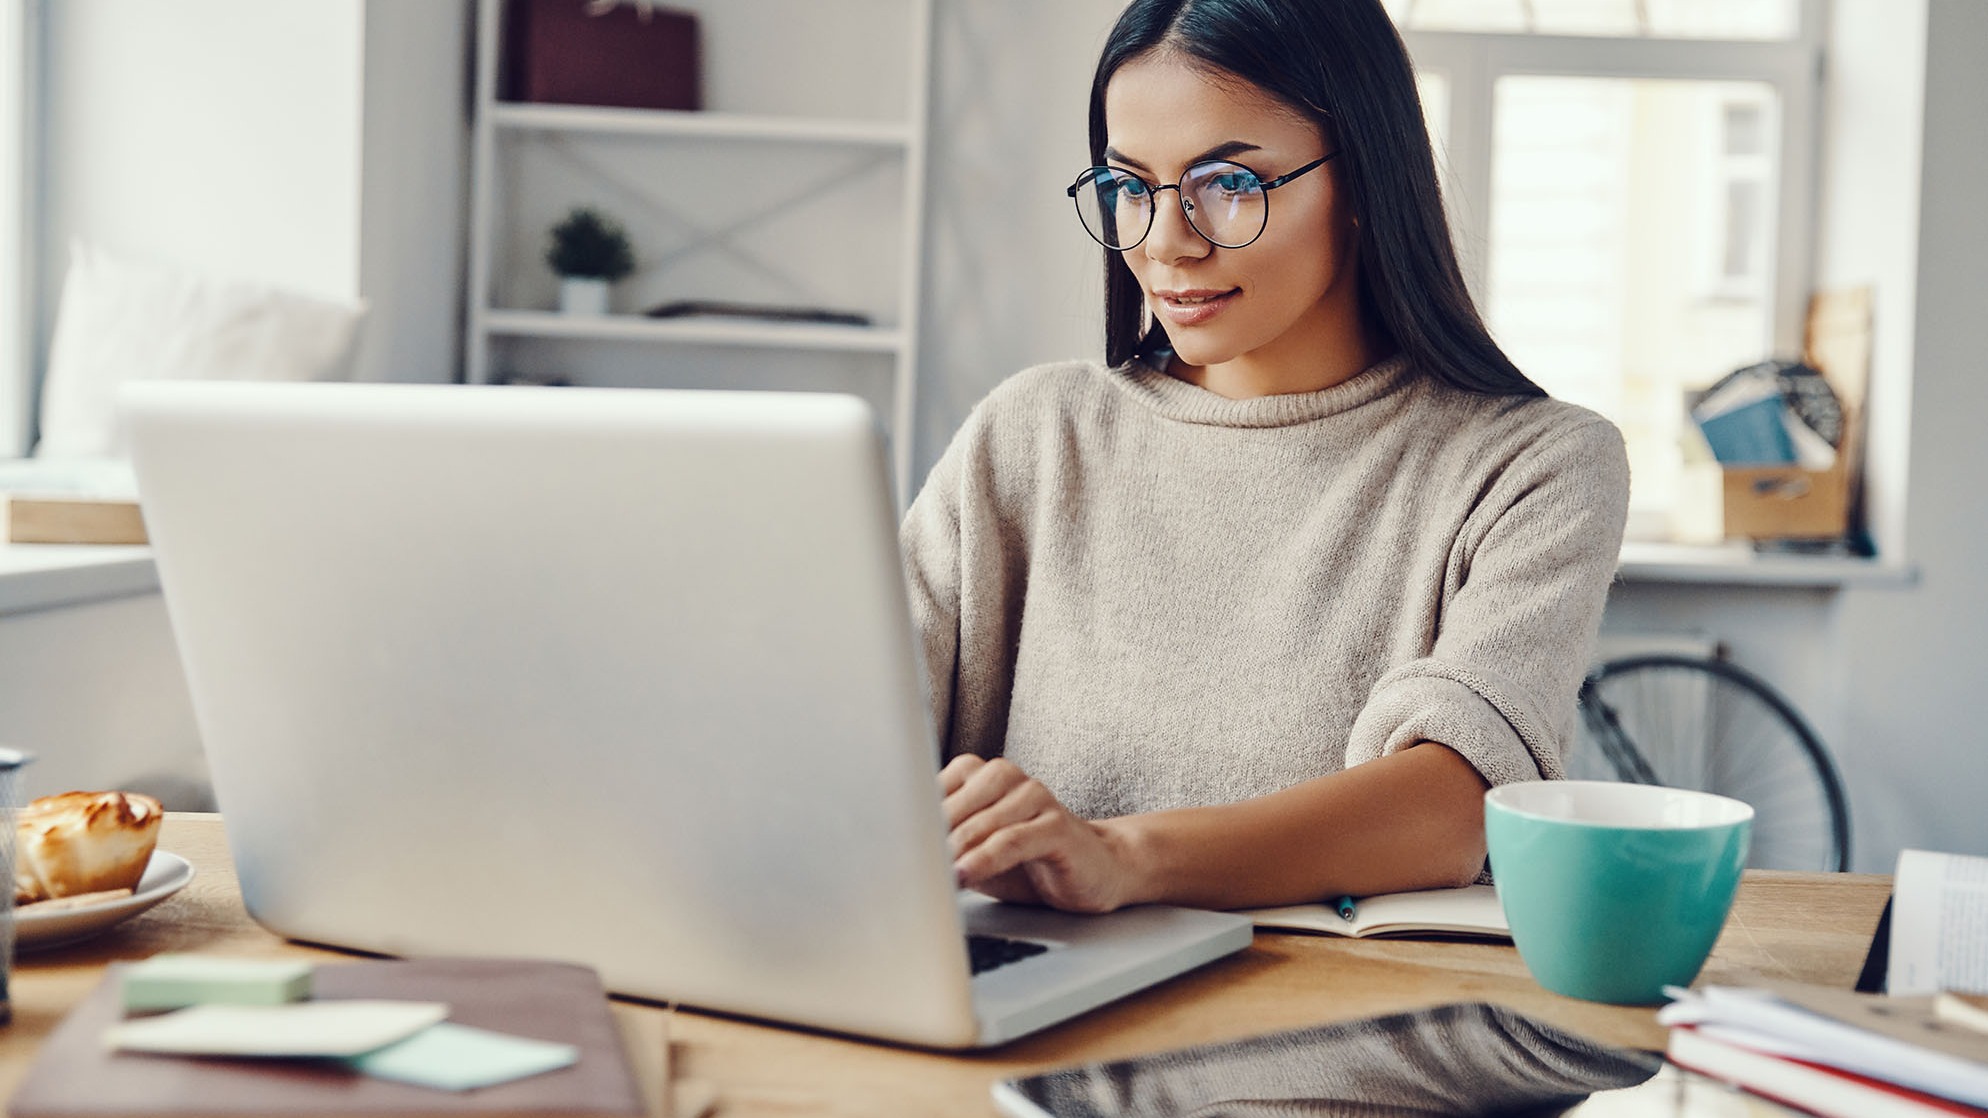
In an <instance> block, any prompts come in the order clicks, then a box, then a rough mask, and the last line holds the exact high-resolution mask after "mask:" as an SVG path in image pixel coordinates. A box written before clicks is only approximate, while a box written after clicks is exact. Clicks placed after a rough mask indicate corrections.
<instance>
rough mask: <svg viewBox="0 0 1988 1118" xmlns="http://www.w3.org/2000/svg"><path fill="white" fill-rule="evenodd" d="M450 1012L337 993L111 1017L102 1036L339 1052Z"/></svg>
mask: <svg viewBox="0 0 1988 1118" xmlns="http://www.w3.org/2000/svg"><path fill="white" fill-rule="evenodd" d="M448 1015H449V1007H448V1006H446V1005H443V1004H442V1003H440V1002H402V1001H368V1000H362V999H358V998H350V999H346V998H341V999H339V1000H336V1001H325V1002H292V1003H290V1004H288V1005H196V1006H191V1007H189V1008H186V1009H182V1010H179V1011H177V1012H174V1013H167V1014H164V1015H162V1016H159V1017H142V1018H138V1019H136V1020H131V1021H125V1022H123V1023H122V1024H118V1025H113V1026H111V1028H110V1029H109V1030H108V1031H106V1032H105V1033H104V1044H105V1045H106V1046H108V1047H110V1048H113V1049H118V1050H120V1051H125V1052H160V1053H170V1054H173V1055H180V1056H330V1057H339V1058H343V1057H346V1056H357V1055H359V1054H360V1053H362V1052H370V1051H372V1050H373V1049H375V1048H380V1047H383V1046H385V1045H389V1044H392V1043H394V1042H395V1041H400V1040H405V1039H407V1038H408V1037H410V1036H413V1035H414V1034H415V1033H418V1032H420V1031H421V1030H422V1029H425V1028H427V1027H428V1026H430V1025H433V1024H434V1023H436V1022H437V1021H440V1020H442V1019H443V1018H445V1017H447V1016H448Z"/></svg>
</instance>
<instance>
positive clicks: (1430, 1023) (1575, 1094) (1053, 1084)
mask: <svg viewBox="0 0 1988 1118" xmlns="http://www.w3.org/2000/svg"><path fill="white" fill-rule="evenodd" d="M1662 1064H1663V1059H1662V1057H1661V1056H1660V1055H1659V1054H1657V1053H1654V1052H1642V1051H1638V1050H1635V1049H1628V1048H1616V1047H1612V1046H1609V1045H1605V1044H1600V1043H1597V1042H1595V1041H1591V1040H1588V1039H1586V1038H1584V1037H1579V1036H1575V1035H1574V1034H1572V1033H1568V1032H1565V1031H1562V1030H1561V1029H1558V1028H1556V1027H1554V1026H1552V1025H1548V1024H1546V1023H1544V1022H1541V1021H1538V1020H1535V1019H1533V1018H1530V1017H1527V1016H1526V1015H1524V1014H1522V1013H1519V1012H1517V1011H1515V1010H1512V1009H1508V1008H1505V1007H1504V1006H1496V1005H1489V1004H1484V1003H1465V1004H1456V1005H1444V1006H1435V1007H1432V1008H1429V1009H1423V1010H1416V1011H1414V1012H1411V1013H1401V1014H1395V1015H1393V1016H1388V1017H1374V1018H1366V1019H1363V1020H1358V1021H1344V1022H1338V1023H1335V1024H1330V1025H1318V1026H1312V1027H1309V1028H1304V1029H1297V1030H1293V1031H1290V1032H1281V1033H1271V1034H1267V1035H1264V1036H1256V1037H1249V1038H1246V1039H1243V1040H1236V1041H1229V1042H1226V1043H1222V1044H1213V1045H1203V1046H1200V1047H1196V1048H1184V1049H1179V1050H1176V1051H1172V1052H1160V1053H1154V1054H1152V1055H1147V1056H1135V1057H1132V1058H1129V1059H1124V1060H1114V1061H1110V1062H1108V1063H1098V1064H1085V1065H1081V1066H1078V1067H1071V1068H1062V1069H1059V1070H1055V1071H1048V1072H1043V1073H1041V1074H1038V1075H1031V1076H1026V1077H1023V1078H1018V1079H1005V1080H1002V1081H1000V1082H998V1083H996V1084H995V1085H994V1102H995V1105H996V1106H997V1107H999V1109H1000V1110H1001V1112H1002V1113H1003V1114H1006V1115H1009V1116H1011V1118H1118V1116H1121V1115H1122V1116H1131V1115H1156V1114H1193V1115H1210V1116H1212V1115H1265V1116H1268V1115H1276V1116H1279V1118H1295V1116H1298V1115H1306V1116H1310V1115H1317V1116H1319V1118H1328V1116H1335V1118H1354V1116H1358V1118H1390V1116H1396V1115H1399V1116H1401V1118H1408V1116H1410V1115H1413V1116H1416V1118H1427V1116H1429V1115H1441V1114H1471V1115H1493V1114H1498V1115H1511V1114H1528V1115H1530V1114H1556V1113H1559V1112H1560V1111H1562V1110H1565V1109H1566V1108H1568V1107H1571V1106H1574V1105H1576V1104H1577V1103H1579V1102H1581V1101H1582V1100H1583V1099H1585V1098H1587V1097H1588V1096H1589V1095H1591V1094H1593V1093H1595V1092H1597V1091H1606V1090H1615V1089H1618V1088H1623V1087H1633V1086H1635V1085H1637V1084H1640V1083H1643V1082H1644V1081H1646V1080H1648V1079H1650V1078H1651V1077H1652V1076H1654V1075H1655V1074H1656V1073H1657V1070H1658V1069H1659V1068H1660V1067H1661V1066H1662Z"/></svg>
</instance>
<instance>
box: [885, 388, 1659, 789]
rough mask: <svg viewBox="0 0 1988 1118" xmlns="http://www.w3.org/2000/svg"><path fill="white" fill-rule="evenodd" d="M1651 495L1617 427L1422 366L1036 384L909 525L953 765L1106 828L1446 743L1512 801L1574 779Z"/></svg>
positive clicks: (996, 412) (977, 414)
mask: <svg viewBox="0 0 1988 1118" xmlns="http://www.w3.org/2000/svg"><path fill="white" fill-rule="evenodd" d="M1628 495H1629V468H1628V463H1627V460H1626V459H1625V457H1624V454H1623V447H1622V438H1621V435H1620V434H1619V433H1618V432H1617V431H1616V429H1615V428H1614V426H1612V425H1611V424H1610V423H1609V422H1608V421H1607V420H1605V419H1603V418H1601V417H1600V416H1597V415H1595V414H1593V413H1591V412H1588V411H1585V410H1583V409H1581V408H1577V407H1574V406H1572V405H1569V404H1564V403H1560V402H1557V401H1554V400H1549V399H1537V398H1515V397H1490V396H1478V395H1472V394H1469V393H1464V392H1459V391H1456V390H1454V389H1450V388H1447V387H1444V386H1443V385H1442V384H1440V383H1439V382H1437V381H1435V380H1434V379H1432V378H1429V377H1422V376H1417V375H1415V374H1414V372H1413V371H1412V370H1411V369H1409V368H1408V367H1407V365H1406V363H1405V361H1404V360H1403V359H1400V358H1395V359H1391V360H1389V361H1385V362H1382V363H1381V364H1379V365H1376V366H1374V367H1373V368H1370V369H1368V370H1366V371H1365V372H1362V373H1360V374H1359V375H1358V376H1356V377H1354V378H1353V379H1352V380H1349V381H1347V382H1345V383H1343V384H1339V385H1336V386H1334V387H1332V388H1328V389H1325V390H1323V391H1320V392H1312V393H1302V394H1296V395H1283V396H1267V397H1260V398H1256V399H1248V400H1230V399H1226V398H1224V397H1221V396H1218V395H1215V394H1214V393H1211V392H1208V391H1205V390H1203V389H1200V388H1197V387H1195V386H1193V385H1190V384H1187V383H1186V382H1184V381H1181V380H1178V379H1175V378H1173V377H1171V376H1168V375H1166V374H1164V373H1161V372H1157V371H1154V370H1152V369H1149V368H1146V367H1144V366H1142V365H1136V364H1135V365H1132V366H1128V367H1126V368H1121V369H1115V370H1107V369H1105V368H1102V367H1100V366H1097V365H1094V364H1087V363H1080V362H1072V363H1065V364H1056V365H1045V366H1041V367H1038V368H1034V369H1029V370H1027V371H1025V372H1023V373H1021V374H1019V375H1017V376H1015V377H1013V378H1011V379H1010V380H1008V381H1007V382H1005V383H1004V384H1002V385H1000V386H999V387H998V388H996V389H995V390H994V392H992V393H991V394H990V395H989V396H988V397H987V398H986V399H985V400H983V401H982V402H981V403H980V404H979V405H978V406H977V407H976V408H975V409H974V411H973V412H972V414H971V415H969V416H968V418H967V420H966V423H965V424H964V425H963V426H962V428H961V429H960V431H959V433H958V434H957V436H956V437H955V438H954V439H953V442H952V445H951V446H950V447H949V448H948V449H947V450H946V452H945V454H944V456H943V457H942V458H941V459H940V461H939V463H938V465H937V466H936V467H934V468H933V471H932V473H931V476H930V477H929V478H928V479H927V480H926V483H925V487H924V489H923V490H922V491H921V492H920V493H919V495H918V498H917V500H916V501H915V502H914V503H913V504H912V506H911V511H910V512H909V514H908V515H907V516H906V518H905V521H904V525H903V531H902V541H903V545H904V553H905V558H906V563H907V567H908V572H909V577H910V583H911V594H912V600H913V607H914V612H915V615H916V618H917V621H918V624H919V625H920V627H921V629H922V631H923V634H924V643H925V654H926V667H927V670H928V672H929V677H930V687H931V701H932V709H933V715H934V717H935V719H936V721H937V725H938V730H939V741H940V744H941V748H942V751H943V752H944V754H945V756H947V757H951V756H953V755H956V754H959V753H969V752H970V753H977V754H979V755H981V756H983V757H993V756H997V755H1005V756H1007V757H1008V758H1009V759H1010V760H1012V761H1014V762H1015V763H1016V764H1018V765H1020V766H1021V767H1022V768H1023V769H1024V770H1025V771H1027V772H1028V773H1029V774H1031V775H1032V776H1034V777H1036V778H1037V779H1038V780H1041V781H1042V782H1043V783H1044V784H1046V785H1047V786H1048V787H1049V788H1050V790H1051V791H1053V792H1054V793H1055V794H1056V795H1057V797H1058V798H1059V799H1060V800H1061V801H1062V802H1063V803H1064V804H1065V805H1066V806H1067V807H1069V808H1070V809H1071V810H1072V811H1074V812H1076V813H1077V814H1078V815H1080V816H1083V817H1085V818H1091V819H1099V818H1106V817H1110V816H1117V815H1125V814H1130V813H1134V812H1142V811H1153V810H1159V809H1163V808H1171V807H1181V806H1188V805H1200V804H1217V803H1228V802H1233V801H1236V800H1242V799H1247V798H1250V797H1254V796H1261V795H1265V794H1268V793H1270V792H1274V791H1277V790H1278V789H1281V788H1285V787H1288V786H1290V785H1292V784H1295V783H1298V782H1299V781H1303V780H1306V779H1309V778H1311V777H1315V776H1320V775H1323V774H1326V773H1331V772H1337V771H1339V770H1341V769H1344V768H1346V767H1348V766H1351V765H1356V764H1359V763H1360V762H1362V761H1369V760H1373V759H1374V758H1377V757H1381V756H1384V755H1386V754H1388V753H1391V752H1394V751H1397V750H1400V749H1404V748H1406V747H1408V746H1410V745H1413V744H1415V743H1416V742H1420V741H1437V742H1441V743H1443V744H1444V745H1447V746H1449V747H1451V748H1452V749H1455V750H1456V751H1457V752H1459V753H1461V754H1462V755H1463V756H1464V757H1466V758H1468V759H1469V760H1470V762H1471V763H1472V764H1474V765H1475V766H1477V769H1478V771H1479V772H1481V773H1482V774H1483V775H1484V777H1485V779H1487V780H1488V781H1490V782H1492V783H1493V784H1498V783H1504V782H1507V781H1513V780H1528V779H1536V778H1538V777H1540V776H1542V775H1544V776H1547V777H1557V776H1559V775H1561V767H1560V753H1561V749H1562V745H1563V743H1564V742H1565V741H1566V740H1567V736H1568V734H1569V733H1570V732H1571V731H1572V728H1573V718H1574V699H1575V694H1576V691H1577V689H1578V688H1579V685H1580V680H1581V675H1582V672H1583V670H1584V668H1585V666H1586V664H1587V661H1588V658H1589V656H1590V654H1591V653H1592V651H1593V645H1594V640H1595V633H1596V629H1597V628H1598V626H1599V624H1600V620H1601V610H1602V600H1603V597H1604V595H1605V594H1606V591H1607V587H1608V583H1609V580H1610V579H1611V578H1612V576H1613V573H1614V570H1615V563H1616V556H1617V552H1618V549H1619V548H1620V546H1621V542H1622V528H1623V520H1624V517H1625V515H1626V510H1627V505H1628Z"/></svg>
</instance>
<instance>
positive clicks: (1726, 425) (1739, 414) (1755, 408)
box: [1691, 361, 1841, 470]
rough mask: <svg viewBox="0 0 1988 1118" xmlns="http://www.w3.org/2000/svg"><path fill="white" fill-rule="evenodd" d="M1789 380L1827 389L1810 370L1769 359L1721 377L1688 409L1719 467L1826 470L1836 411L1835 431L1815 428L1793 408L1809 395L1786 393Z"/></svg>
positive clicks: (1832, 460) (1834, 434)
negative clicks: (1774, 467) (1777, 467)
mask: <svg viewBox="0 0 1988 1118" xmlns="http://www.w3.org/2000/svg"><path fill="white" fill-rule="evenodd" d="M1791 381H1794V382H1797V383H1800V384H1803V385H1807V386H1811V387H1813V386H1821V387H1822V388H1823V390H1824V391H1825V392H1826V391H1827V386H1826V382H1824V381H1823V380H1822V378H1821V377H1820V376H1819V375H1817V374H1815V373H1814V370H1811V369H1808V368H1807V367H1805V366H1784V365H1782V364H1780V363H1777V362H1772V361H1768V362H1763V363H1761V364H1758V365H1751V366H1748V367H1747V368H1744V369H1741V370H1739V371H1738V372H1736V373H1733V374H1732V375H1730V376H1728V377H1726V378H1725V379H1724V380H1721V381H1720V382H1719V383H1718V384H1716V385H1713V386H1712V388H1711V390H1710V391H1708V392H1706V393H1705V395H1704V396H1703V397H1702V398H1701V399H1700V400H1699V401H1698V402H1697V403H1696V404H1694V405H1692V408H1691V418H1692V419H1693V420H1694V421H1696V423H1697V424H1698V429H1699V430H1700V431H1701V432H1703V433H1704V435H1705V441H1706V443H1708V444H1709V445H1710V446H1711V448H1712V455H1713V457H1715V458H1717V459H1718V460H1719V464H1720V465H1722V466H1797V465H1798V466H1801V467H1802V468H1803V469H1809V470H1826V469H1828V468H1829V467H1830V466H1831V465H1833V464H1835V461H1836V446H1835V443H1836V441H1837V439H1838V438H1839V437H1840V435H1841V428H1840V412H1838V413H1836V414H1837V416H1838V420H1839V422H1838V424H1837V425H1836V429H1835V430H1818V429H1817V427H1816V426H1815V425H1814V424H1812V423H1811V422H1810V421H1809V420H1808V419H1807V418H1805V417H1804V416H1803V414H1801V412H1800V411H1798V410H1797V409H1796V408H1795V407H1794V406H1793V402H1794V400H1795V399H1797V398H1799V399H1804V400H1806V399H1808V398H1809V397H1810V395H1811V393H1794V392H1791V391H1790V382H1791ZM1832 403H1833V401H1832ZM1810 410H1814V409H1810ZM1824 426H1825V427H1827V426H1829V425H1828V424H1824Z"/></svg>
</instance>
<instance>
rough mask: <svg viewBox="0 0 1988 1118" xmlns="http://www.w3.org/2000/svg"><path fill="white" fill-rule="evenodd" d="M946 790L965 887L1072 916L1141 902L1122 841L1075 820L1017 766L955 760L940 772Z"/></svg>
mask: <svg viewBox="0 0 1988 1118" xmlns="http://www.w3.org/2000/svg"><path fill="white" fill-rule="evenodd" d="M939 791H940V793H941V794H942V795H944V796H945V806H946V825H947V827H948V828H949V829H950V830H951V832H952V836H951V844H952V853H953V868H954V871H955V872H956V873H957V874H958V875H959V883H960V884H961V885H962V886H964V887H966V888H968V889H974V890H977V891H979V892H982V893H985V894H987V895H988V896H990V897H997V898H999V899H1001V900H1004V901H1020V902H1023V903H1027V904H1043V905H1048V906H1050V907H1051V908H1060V909H1064V910H1066V911H1069V912H1110V911H1111V910H1113V909H1115V908H1119V907H1121V906H1123V905H1125V904H1128V903H1131V901H1132V900H1133V896H1132V878H1133V871H1132V867H1131V859H1130V858H1129V856H1128V851H1127V850H1126V846H1125V843H1124V841H1123V839H1122V838H1121V836H1119V835H1118V834H1117V833H1116V832H1114V831H1113V830H1111V829H1110V827H1109V826H1108V825H1106V824H1103V823H1092V822H1090V821H1088V820H1084V819H1079V818H1078V817H1076V816H1075V815H1072V814H1070V811H1069V809H1068V808H1065V807H1064V806H1063V805H1062V804H1061V803H1058V802H1057V800H1056V797H1055V795H1053V794H1052V793H1051V792H1050V791H1049V789H1047V788H1045V787H1043V786H1042V784H1041V783H1039V782H1037V781H1036V780H1035V779H1034V778H1032V777H1030V776H1029V775H1028V774H1027V773H1025V772H1023V771H1022V770H1021V769H1019V768H1017V767H1016V766H1015V765H1014V764H1013V763H1012V762H1009V761H1006V760H1003V759H1001V758H995V759H994V760H992V761H987V760H982V759H981V758H979V757H974V756H960V757H955V758H953V759H952V760H951V761H950V762H948V763H947V765H946V767H945V768H944V769H942V770H940V772H939Z"/></svg>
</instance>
